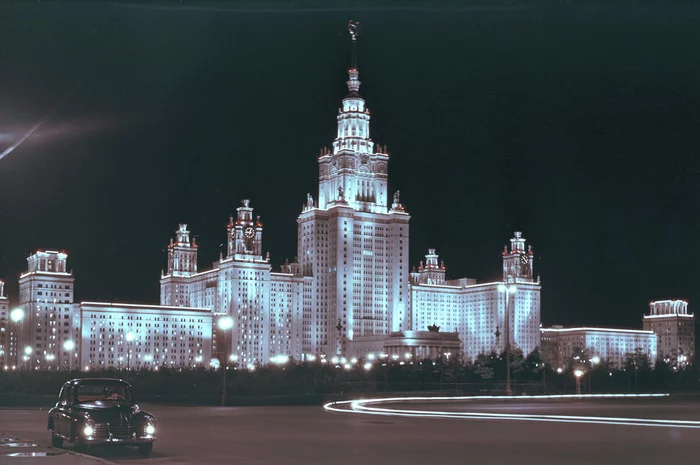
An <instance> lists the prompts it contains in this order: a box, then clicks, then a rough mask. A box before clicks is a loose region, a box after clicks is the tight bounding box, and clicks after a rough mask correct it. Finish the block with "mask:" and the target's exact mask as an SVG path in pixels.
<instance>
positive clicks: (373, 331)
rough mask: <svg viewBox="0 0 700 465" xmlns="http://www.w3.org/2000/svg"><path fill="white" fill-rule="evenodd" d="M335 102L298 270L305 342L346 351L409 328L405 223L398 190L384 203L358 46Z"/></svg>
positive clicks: (381, 159)
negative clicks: (305, 287) (307, 285)
mask: <svg viewBox="0 0 700 465" xmlns="http://www.w3.org/2000/svg"><path fill="white" fill-rule="evenodd" d="M358 26H359V24H358V23H353V22H352V21H351V22H350V24H349V26H348V29H349V32H350V38H351V44H352V50H353V51H352V65H351V67H350V69H349V70H348V81H347V85H348V94H347V95H346V96H345V98H344V99H343V101H342V106H341V108H340V109H339V110H338V116H337V120H338V131H337V135H336V138H335V140H334V141H333V148H332V150H329V149H328V148H324V149H322V150H321V153H320V155H319V158H318V164H319V192H318V202H315V201H314V199H313V196H312V195H311V194H307V198H306V203H305V205H304V207H303V209H302V213H301V214H300V215H299V218H298V219H297V224H298V243H297V248H298V257H299V263H300V264H301V267H302V271H303V273H304V274H305V275H307V276H313V278H314V279H313V286H312V295H311V305H310V306H308V308H306V309H305V314H304V325H303V338H302V346H303V351H304V352H305V353H307V354H321V355H324V354H325V355H330V354H343V353H346V351H347V343H348V342H350V341H352V340H353V339H354V338H355V337H358V336H376V335H386V334H389V332H391V331H400V330H406V329H409V328H408V238H409V235H408V223H409V220H410V217H409V215H408V214H407V213H406V211H405V210H404V208H403V206H402V205H401V202H400V199H399V193H398V191H397V192H396V193H395V194H394V196H393V202H392V204H391V206H389V201H388V199H389V197H388V193H387V180H388V178H387V168H388V162H389V155H388V154H387V153H386V149H385V148H381V149H380V148H379V147H377V146H375V144H374V142H373V141H372V140H371V139H370V136H369V135H370V131H369V121H370V114H369V110H368V109H367V107H366V106H365V101H364V99H363V98H362V97H361V96H360V93H359V90H360V79H359V71H358V68H357V64H356V53H355V48H356V45H357V37H358V32H359V30H358Z"/></svg>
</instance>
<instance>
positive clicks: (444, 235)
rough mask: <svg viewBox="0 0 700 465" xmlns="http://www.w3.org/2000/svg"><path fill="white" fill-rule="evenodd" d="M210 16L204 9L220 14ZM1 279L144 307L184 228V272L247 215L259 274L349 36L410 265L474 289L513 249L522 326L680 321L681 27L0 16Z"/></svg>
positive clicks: (694, 174)
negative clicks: (48, 274)
mask: <svg viewBox="0 0 700 465" xmlns="http://www.w3.org/2000/svg"><path fill="white" fill-rule="evenodd" d="M223 5H225V4H223ZM0 10H1V12H0V47H1V49H0V152H2V151H4V150H5V149H6V148H8V147H10V146H12V145H13V144H15V143H16V142H17V141H19V140H20V139H21V138H22V136H23V135H24V134H26V133H27V132H28V131H29V130H31V129H32V128H33V127H35V126H36V125H37V124H38V123H40V122H42V121H43V122H42V124H40V125H39V127H38V129H37V130H36V131H35V132H34V133H33V134H32V135H31V136H30V137H28V138H27V139H26V140H25V141H24V142H23V143H22V144H20V145H19V146H18V147H17V148H15V149H14V150H13V151H11V153H9V154H8V155H7V156H5V157H4V158H3V159H2V160H0V278H3V279H5V281H7V283H8V286H7V287H8V291H9V295H10V297H11V298H12V299H16V298H17V279H18V276H19V274H20V272H22V271H23V270H25V269H26V257H27V256H28V255H29V254H30V253H32V252H33V251H35V250H36V249H39V248H53V249H64V250H66V251H67V252H68V253H69V267H70V268H72V269H73V270H74V273H75V277H76V297H77V298H78V299H79V300H105V301H109V300H119V301H129V302H148V303H156V302H158V299H159V283H158V280H159V277H160V270H161V269H162V268H163V267H165V266H166V252H165V247H166V245H167V243H168V241H169V238H170V237H171V236H172V235H173V231H174V230H175V229H176V227H177V224H178V223H180V222H186V223H188V224H189V225H190V229H191V230H192V231H193V232H194V234H195V235H196V236H197V239H198V242H199V244H200V254H199V267H200V269H207V268H209V267H210V266H211V262H212V261H214V260H216V259H217V258H218V254H219V245H220V244H222V243H223V242H224V241H225V231H226V229H225V225H226V223H227V221H228V217H229V215H230V214H232V213H235V208H236V207H238V206H239V205H240V203H239V202H240V199H242V198H250V199H251V203H252V206H254V207H255V209H256V213H257V214H259V215H261V216H262V219H263V222H264V223H265V231H264V237H263V240H264V249H265V250H269V251H270V253H271V256H272V262H273V266H274V267H275V268H276V267H278V266H279V264H280V263H282V262H283V261H284V259H285V258H287V257H288V258H289V259H290V260H291V259H293V258H294V256H295V254H296V216H297V215H298V214H299V212H300V210H301V206H302V203H303V202H304V200H305V198H306V193H307V192H311V193H312V194H313V195H314V197H317V188H318V185H317V173H318V168H317V163H316V157H317V155H318V152H319V149H320V148H321V147H323V146H325V145H328V146H330V144H331V142H332V140H333V138H334V137H335V127H336V126H335V125H336V120H335V116H336V114H337V109H338V106H339V105H340V102H341V99H342V97H343V96H344V95H345V91H346V88H345V83H344V82H345V80H346V69H347V65H348V60H349V55H348V39H347V33H346V24H347V22H348V20H349V19H355V20H359V21H360V22H361V25H362V35H361V37H360V43H359V68H360V80H361V81H362V83H363V84H362V88H361V93H362V95H363V96H364V97H365V98H366V100H367V104H368V106H369V108H370V110H371V111H372V118H373V119H372V138H373V139H374V140H375V142H377V143H379V144H382V145H384V144H386V145H387V146H388V150H389V153H390V156H391V159H390V165H389V184H390V191H393V190H395V189H400V190H401V199H402V202H403V204H404V205H405V206H406V208H407V210H408V212H409V213H410V214H411V215H412V219H411V252H410V253H411V264H412V265H413V264H416V265H417V264H418V261H419V260H420V259H422V256H423V255H424V254H425V253H426V251H427V248H428V247H435V248H436V249H437V251H438V253H439V254H440V255H441V257H442V258H444V259H445V263H446V265H447V268H448V277H449V278H458V277H463V276H467V277H475V278H477V279H478V280H480V281H485V280H495V279H498V278H499V277H500V272H501V261H500V260H501V255H500V254H501V250H502V248H503V245H504V244H505V243H507V242H508V239H509V238H510V237H511V236H512V232H513V231H514V230H522V231H523V235H524V237H526V238H527V239H528V241H530V243H531V244H532V245H533V247H534V250H535V254H536V261H535V271H536V273H537V274H540V275H541V278H542V283H543V289H542V321H543V323H544V324H545V325H550V324H565V325H574V324H588V325H610V326H613V325H620V326H626V327H641V317H642V315H643V313H645V312H646V311H647V309H648V307H647V304H648V302H649V300H652V299H663V298H687V299H689V301H690V307H691V310H693V311H697V309H700V307H697V309H696V305H698V304H700V287H699V286H698V284H697V283H698V278H700V273H699V272H698V265H699V264H700V246H699V244H698V242H697V240H698V238H699V237H700V236H699V234H700V208H699V207H698V201H700V161H699V160H698V156H699V153H698V152H700V137H699V136H700V54H699V53H698V47H697V46H698V44H700V27H698V24H700V8H694V9H690V8H677V9H671V8H668V7H665V8H651V7H634V6H630V7H625V8H601V7H583V6H579V5H575V4H573V5H565V6H557V7H550V8H524V9H517V10H516V9H488V8H479V9H473V8H467V9H464V10H459V11H431V10H405V11H401V10H375V11H357V10H356V11H301V12H300V11H281V12H280V11H278V12H270V11H267V12H262V11H257V12H250V11H247V12H242V11H225V10H224V11H221V10H217V9H216V8H214V9H196V8H185V9H181V8H155V7H139V6H119V5H111V4H99V5H95V4H93V3H90V2H86V3H82V4H73V5H71V4H49V5H47V4H45V3H41V4H29V3H27V4H20V5H16V4H15V5H5V6H2V7H0Z"/></svg>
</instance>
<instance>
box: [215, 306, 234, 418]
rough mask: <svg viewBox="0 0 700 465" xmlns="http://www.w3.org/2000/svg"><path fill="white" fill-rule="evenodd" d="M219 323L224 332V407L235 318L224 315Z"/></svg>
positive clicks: (222, 400) (222, 397)
mask: <svg viewBox="0 0 700 465" xmlns="http://www.w3.org/2000/svg"><path fill="white" fill-rule="evenodd" d="M217 325H218V326H219V329H220V330H221V331H223V333H224V356H223V357H222V360H223V361H224V363H222V364H221V367H222V369H223V371H224V386H223V388H222V390H221V406H222V407H223V406H225V405H226V371H228V357H227V351H228V330H229V329H231V328H233V318H231V317H230V316H222V317H221V318H219V321H218V323H217Z"/></svg>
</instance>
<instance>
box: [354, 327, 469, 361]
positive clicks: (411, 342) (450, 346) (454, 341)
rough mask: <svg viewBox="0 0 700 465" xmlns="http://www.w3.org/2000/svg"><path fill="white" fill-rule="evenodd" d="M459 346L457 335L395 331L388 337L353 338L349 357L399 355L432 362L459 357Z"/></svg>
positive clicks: (452, 333)
mask: <svg viewBox="0 0 700 465" xmlns="http://www.w3.org/2000/svg"><path fill="white" fill-rule="evenodd" d="M460 351H461V343H460V340H459V334H458V333H457V332H445V333H441V332H439V331H437V328H435V329H432V328H431V330H430V331H396V332H393V333H390V334H389V336H365V337H358V338H356V339H355V340H354V341H353V342H352V345H351V352H350V353H349V355H350V356H353V357H358V358H368V357H370V358H371V356H372V355H374V356H379V355H381V354H386V355H388V356H392V355H398V356H399V357H402V358H403V357H406V356H407V354H410V357H409V358H412V359H414V360H423V359H430V360H435V359H438V358H442V357H447V358H449V357H453V356H454V357H458V356H459V355H460Z"/></svg>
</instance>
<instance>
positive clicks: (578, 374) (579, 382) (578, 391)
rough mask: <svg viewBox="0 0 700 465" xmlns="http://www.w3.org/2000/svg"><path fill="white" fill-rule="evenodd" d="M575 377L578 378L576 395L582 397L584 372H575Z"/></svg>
mask: <svg viewBox="0 0 700 465" xmlns="http://www.w3.org/2000/svg"><path fill="white" fill-rule="evenodd" d="M574 376H575V377H576V395H578V396H580V395H581V376H583V370H574Z"/></svg>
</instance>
